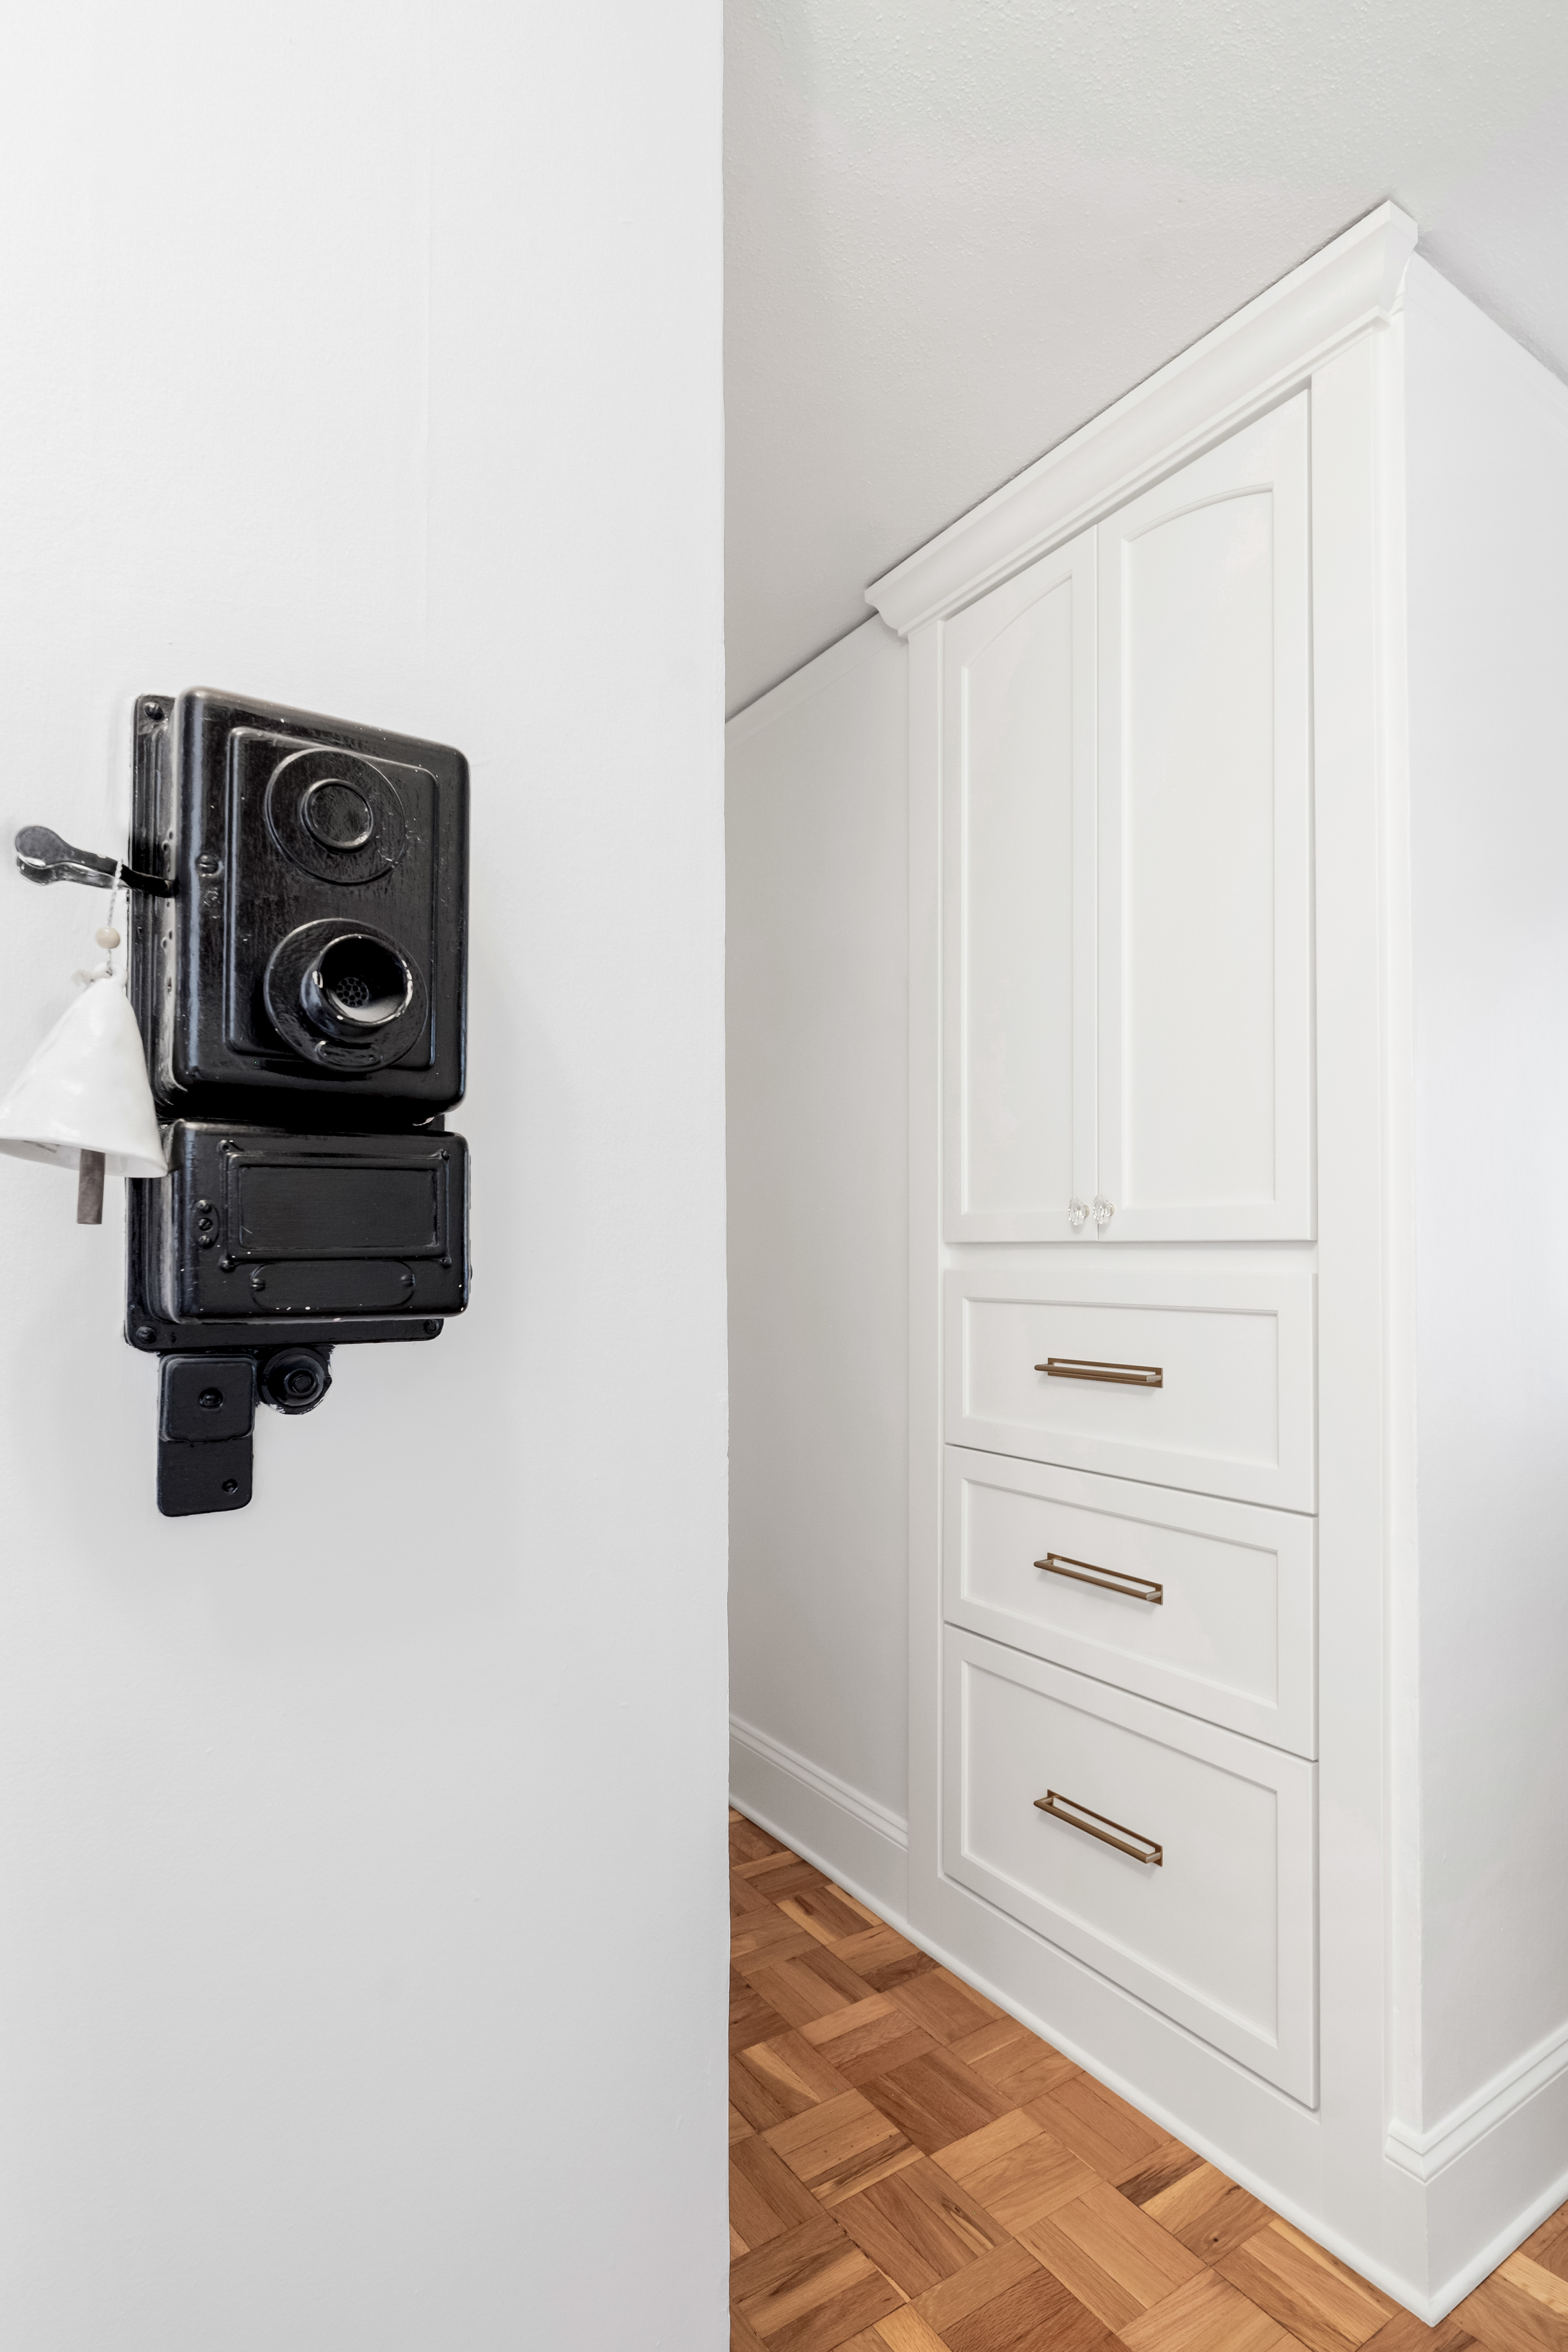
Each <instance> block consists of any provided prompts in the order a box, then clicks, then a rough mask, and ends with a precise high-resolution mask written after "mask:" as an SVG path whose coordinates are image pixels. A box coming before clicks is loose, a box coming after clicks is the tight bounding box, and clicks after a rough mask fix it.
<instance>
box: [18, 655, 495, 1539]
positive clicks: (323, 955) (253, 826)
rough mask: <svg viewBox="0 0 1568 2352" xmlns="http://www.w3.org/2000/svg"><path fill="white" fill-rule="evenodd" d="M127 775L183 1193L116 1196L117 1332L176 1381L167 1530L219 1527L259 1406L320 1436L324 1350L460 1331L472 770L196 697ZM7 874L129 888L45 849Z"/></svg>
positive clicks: (444, 753) (232, 1504)
mask: <svg viewBox="0 0 1568 2352" xmlns="http://www.w3.org/2000/svg"><path fill="white" fill-rule="evenodd" d="M134 747H135V748H134V779H133V793H132V824H131V845H130V856H129V858H128V859H127V860H126V861H125V862H124V863H123V865H122V866H121V882H122V884H123V885H125V886H127V887H128V888H129V891H130V906H131V916H130V923H129V931H130V995H131V1002H132V1006H133V1008H134V1011H135V1013H136V1018H137V1022H138V1024H139V1026H140V1028H141V1032H142V1040H143V1043H144V1045H145V1047H146V1054H147V1065H148V1070H149V1073H150V1076H151V1078H152V1084H153V1095H154V1097H155V1099H156V1103H157V1107H158V1113H159V1118H160V1120H161V1121H163V1122H166V1123H167V1126H166V1139H167V1150H168V1162H169V1173H168V1175H167V1176H166V1177H165V1178H164V1179H163V1181H162V1182H157V1181H147V1180H145V1179H132V1180H129V1181H127V1185H126V1199H127V1218H126V1227H127V1230H126V1325H125V1331H126V1338H127V1340H128V1341H129V1343H130V1344H131V1346H132V1347H133V1348H138V1349H143V1350H145V1351H146V1352H147V1353H149V1354H153V1355H156V1356H158V1357H159V1358H160V1360H161V1385H160V1400H159V1423H158V1507H159V1509H160V1510H161V1511H163V1512H165V1513H167V1514H169V1515H171V1516H183V1515H185V1514H188V1513H193V1512H200V1511H232V1510H238V1509H240V1508H241V1507H243V1506H244V1505H245V1504H247V1502H248V1501H249V1500H250V1493H251V1433H252V1427H253V1423H254V1417H255V1400H256V1397H257V1395H258V1393H259V1394H260V1396H261V1397H262V1398H263V1400H264V1401H265V1402H268V1403H269V1404H271V1405H274V1406H276V1407H277V1408H278V1409H279V1411H280V1412H287V1413H296V1412H310V1410H311V1409H312V1408H313V1407H314V1406H315V1405H317V1404H319V1403H320V1402H321V1399H322V1397H323V1396H324V1395H325V1394H326V1391H327V1390H328V1388H329V1386H330V1385H331V1372H330V1370H329V1360H330V1357H331V1349H332V1348H333V1347H334V1346H339V1345H342V1344H343V1343H345V1342H364V1341H370V1340H387V1339H411V1340H412V1339H435V1338H437V1336H438V1335H439V1333H440V1331H441V1328H442V1325H443V1323H444V1321H445V1319H446V1318H447V1316H448V1315H458V1314H460V1313H461V1312H462V1310H463V1308H464V1307H466V1306H467V1304H468V1146H467V1145H466V1144H465V1142H464V1141H463V1139H462V1137H461V1136H459V1135H453V1134H451V1133H450V1132H449V1131H448V1130H447V1128H446V1125H445V1120H444V1118H443V1114H444V1113H445V1112H446V1111H447V1110H449V1109H450V1108H451V1107H452V1106H453V1104H455V1103H456V1102H458V1100H459V1099H460V1098H461V1096H462V1092H463V1084H464V1052H465V1034H466V1016H467V989H468V762H467V761H465V760H464V758H463V756H462V754H461V753H460V752H458V751H451V750H449V749H448V748H447V747H446V746H445V745H443V744H438V743H425V742H419V741H416V740H413V739H411V738H409V737H407V736H402V735H391V734H387V733H385V732H384V730H381V729H379V728H367V727H353V726H348V725H345V724H344V723H343V722H342V720H339V719H321V718H316V717H312V716H311V715H310V713H308V712H304V711H299V710H285V709H278V708H277V707H275V706H274V705H272V704H270V703H266V702H248V701H242V700H240V699H239V698H237V697H236V696H233V695H226V694H218V693H215V692H212V691H211V690H209V689H207V688H195V689H194V690H193V691H192V692H190V693H187V694H182V695H181V696H179V697H178V698H177V699H174V698H169V697H167V696H164V695H143V696H142V697H141V698H140V699H139V700H138V702H137V705H136V715H135V738H134ZM16 859H17V864H18V866H20V867H21V869H22V871H23V872H24V873H25V874H27V875H28V876H29V877H31V878H32V879H33V880H35V881H39V882H55V881H66V880H69V881H78V882H86V883H90V884H95V885H97V886H98V887H101V888H105V889H107V888H109V887H110V886H111V884H112V883H113V880H114V876H115V866H116V861H115V860H114V859H112V858H108V857H101V856H96V855H94V854H92V853H89V852H86V851H81V850H77V849H73V848H71V846H70V845H69V844H68V843H66V842H62V841H61V840H60V839H59V838H58V835H54V834H50V833H48V832H47V830H46V829H45V828H44V827H42V826H29V827H27V828H26V831H24V832H23V833H20V834H18V835H17V836H16ZM121 1017H123V1015H122V1016H121ZM100 1165H101V1163H100Z"/></svg>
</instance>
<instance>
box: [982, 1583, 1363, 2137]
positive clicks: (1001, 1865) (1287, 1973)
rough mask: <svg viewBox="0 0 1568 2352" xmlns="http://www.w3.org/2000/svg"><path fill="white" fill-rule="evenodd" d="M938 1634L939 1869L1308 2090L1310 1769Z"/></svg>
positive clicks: (1312, 2020)
mask: <svg viewBox="0 0 1568 2352" xmlns="http://www.w3.org/2000/svg"><path fill="white" fill-rule="evenodd" d="M944 1641H945V1643H946V1652H947V1664H946V1688H945V1701H944V1707H943V1715H944V1759H943V1801H942V1866H943V1868H944V1870H945V1872H946V1873H947V1875H948V1876H949V1877H950V1878H952V1879H955V1880H956V1881H957V1882H958V1884H959V1885H961V1886H966V1887H968V1888H969V1889H970V1891H971V1892H972V1893H973V1894H975V1895H982V1896H984V1898H985V1900H986V1901H987V1902H990V1903H994V1904H995V1905H996V1906H998V1907H999V1908H1000V1909H1001V1910H1003V1911H1005V1912H1006V1913H1008V1914H1009V1915H1010V1916H1012V1917H1013V1918H1015V1919H1019V1920H1021V1921H1023V1923H1024V1924H1025V1925H1026V1927H1032V1928H1034V1929H1035V1930H1036V1931H1037V1933H1038V1934H1040V1935H1041V1936H1044V1937H1047V1938H1048V1939H1049V1940H1050V1941H1051V1942H1052V1943H1054V1944H1058V1945H1059V1946H1060V1947H1061V1948H1063V1949H1064V1950H1065V1951H1068V1952H1070V1953H1071V1954H1072V1955H1073V1956H1074V1957H1075V1958H1078V1959H1079V1960H1081V1961H1083V1962H1085V1963H1086V1964H1087V1965H1088V1966H1089V1968H1092V1969H1097V1970H1098V1971H1099V1972H1100V1974H1101V1975H1102V1976H1106V1977H1109V1978H1110V1979H1111V1981H1112V1982H1113V1983H1116V1984H1119V1985H1121V1986H1122V1987H1123V1988H1124V1989H1125V1990H1127V1991H1128V1992H1131V1993H1134V1994H1136V1995H1137V1996H1138V1997H1139V1998H1140V1999H1141V2000H1145V2001H1147V2002H1148V2003H1149V2004H1150V2006H1151V2007H1152V2008H1153V2009H1156V2010H1158V2011H1161V2012H1162V2013H1163V2015H1164V2016H1167V2017H1170V2018H1173V2019H1174V2020H1175V2021H1176V2022H1177V2023H1178V2024H1181V2025H1184V2026H1186V2027H1187V2028H1189V2029H1190V2031H1191V2032H1194V2033H1196V2034H1198V2035H1199V2036H1200V2037H1201V2038H1202V2039H1203V2040H1204V2041H1205V2042H1211V2043H1212V2044H1213V2045H1214V2047H1215V2049H1218V2050H1223V2051H1224V2052H1226V2054H1227V2055H1228V2056H1230V2057H1232V2058H1236V2059H1237V2060H1239V2061H1240V2062H1241V2063H1242V2064H1243V2065H1246V2066H1248V2067H1250V2068H1252V2069H1253V2070H1254V2072H1256V2073H1257V2074H1261V2075H1263V2076H1264V2077H1265V2078H1266V2079H1267V2080H1268V2081H1269V2082H1271V2083H1275V2084H1279V2087H1280V2088H1281V2089H1282V2090H1285V2091H1288V2092H1289V2093H1290V2094H1291V2095H1292V2096H1294V2097H1296V2098H1299V2099H1302V2100H1305V2101H1307V2102H1308V2103H1309V2104H1314V2103H1315V2101H1316V2096H1317V2091H1316V2082H1317V2058H1316V2010H1317V1999H1316V1950H1315V1947H1316V1921H1315V1900H1314V1896H1315V1880H1314V1834H1315V1827H1314V1802H1315V1782H1316V1769H1315V1767H1314V1766H1312V1765H1310V1764H1308V1763H1304V1762H1303V1761H1302V1759H1300V1757H1296V1756H1288V1755H1285V1754H1283V1753H1282V1752H1281V1751H1280V1750H1279V1748H1268V1747H1265V1746H1264V1745H1263V1744H1262V1743H1261V1742H1260V1741H1258V1740H1251V1739H1242V1738H1237V1735H1236V1734H1235V1733H1234V1732H1228V1731H1220V1730H1218V1729H1216V1728H1215V1727H1213V1726H1212V1725H1209V1724H1203V1723H1198V1722H1195V1721H1194V1719H1193V1717H1190V1716H1184V1715H1177V1714H1175V1713H1173V1711H1172V1710H1171V1709H1170V1708H1169V1707H1163V1706H1153V1705H1152V1704H1151V1703H1150V1702H1149V1701H1148V1700H1146V1699H1141V1698H1135V1697H1133V1696H1131V1695H1130V1694H1128V1693H1125V1692H1121V1691H1115V1690H1110V1689H1109V1688H1107V1686H1106V1685H1104V1684H1102V1683H1094V1682H1090V1681H1089V1680H1087V1679H1086V1678H1085V1677H1084V1676H1083V1675H1074V1674H1069V1673H1068V1672H1067V1671H1066V1670H1065V1669H1064V1668H1062V1667H1059V1666H1051V1665H1047V1664H1044V1663H1043V1662H1042V1661H1040V1660H1037V1659H1033V1658H1026V1657H1024V1656H1021V1655H1020V1654H1018V1653H1017V1652H1016V1651H1014V1650H1008V1649H1005V1648H1003V1647H1002V1646H1001V1645H1000V1644H998V1643H994V1642H986V1641H982V1640H981V1639H979V1638H978V1637H977V1636H975V1635H974V1634H972V1633H962V1632H960V1631H957V1630H955V1629H952V1628H950V1629H949V1630H948V1632H947V1633H946V1634H945V1635H944ZM1041 1800H1048V1801H1049V1803H1050V1807H1051V1810H1048V1811H1047V1810H1043V1809H1042V1805H1041ZM1129 1848H1130V1849H1131V1851H1128V1850H1125V1849H1129ZM1155 1856H1157V1857H1158V1858H1157V1859H1155V1858H1154V1857H1155Z"/></svg>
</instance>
